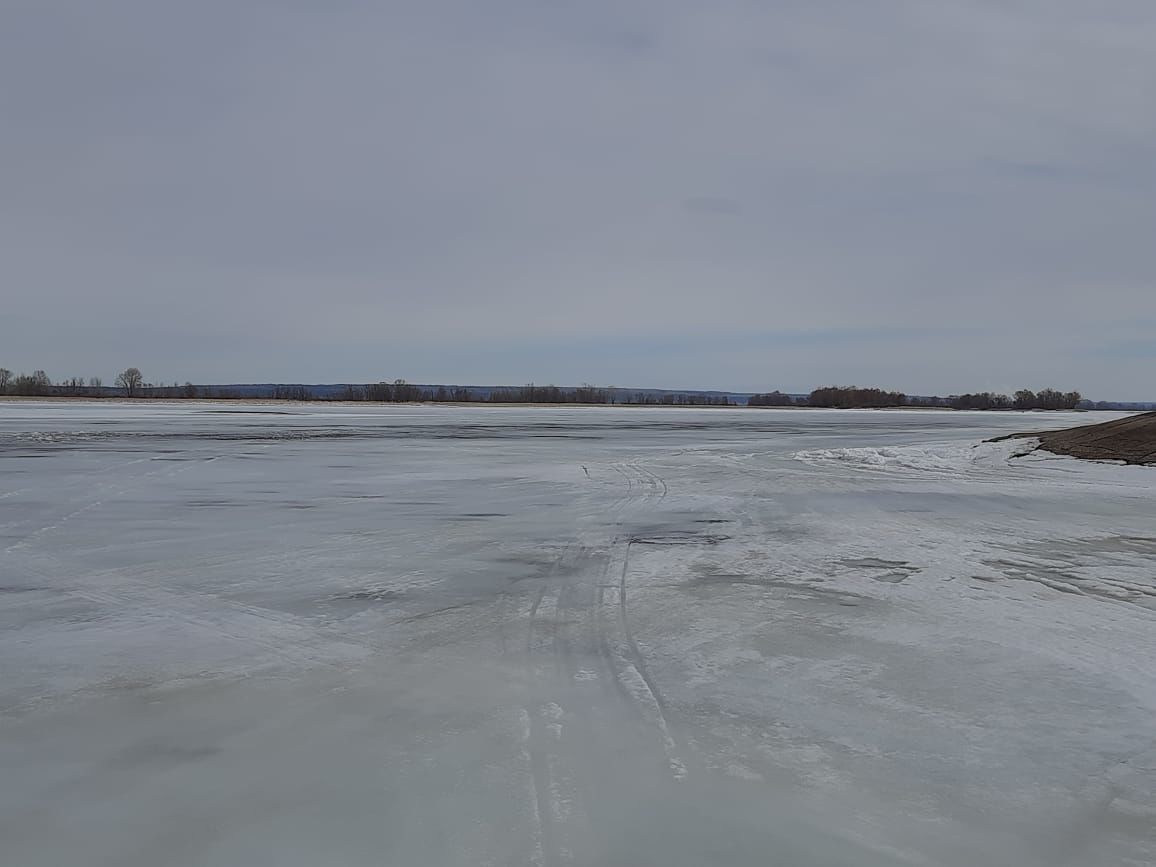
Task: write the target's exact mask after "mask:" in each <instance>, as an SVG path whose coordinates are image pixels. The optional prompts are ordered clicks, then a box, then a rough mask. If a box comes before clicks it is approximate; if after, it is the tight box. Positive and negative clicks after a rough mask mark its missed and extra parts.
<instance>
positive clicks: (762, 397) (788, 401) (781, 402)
mask: <svg viewBox="0 0 1156 867" xmlns="http://www.w3.org/2000/svg"><path fill="white" fill-rule="evenodd" d="M803 402H805V401H803ZM799 404H800V401H796V400H795V398H793V397H791V396H790V395H789V394H783V393H782V392H781V391H768V392H767V393H766V394H752V395H751V396H750V397H749V398H747V406H798V405H799Z"/></svg>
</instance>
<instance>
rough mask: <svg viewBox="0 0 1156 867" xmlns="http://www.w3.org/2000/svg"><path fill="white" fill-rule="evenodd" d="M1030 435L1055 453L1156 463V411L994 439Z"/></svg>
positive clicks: (1148, 464)
mask: <svg viewBox="0 0 1156 867" xmlns="http://www.w3.org/2000/svg"><path fill="white" fill-rule="evenodd" d="M1028 438H1034V439H1039V441H1040V446H1039V447H1040V448H1041V449H1043V450H1044V451H1047V452H1051V453H1052V454H1057V455H1069V456H1071V457H1074V458H1083V459H1084V460H1090V461H1120V462H1121V463H1125V464H1140V465H1144V466H1156V412H1146V413H1141V414H1140V415H1130V416H1127V417H1125V418H1120V419H1115V420H1113V421H1108V422H1104V423H1102V424H1093V425H1083V426H1081V427H1074V428H1066V429H1064V430H1057V431H1040V432H1035V433H1031V432H1029V433H1017V434H1009V435H1008V436H1003V437H997V438H996V439H994V440H992V442H1001V441H1003V440H1012V439H1028Z"/></svg>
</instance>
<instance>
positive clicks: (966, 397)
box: [747, 386, 1087, 410]
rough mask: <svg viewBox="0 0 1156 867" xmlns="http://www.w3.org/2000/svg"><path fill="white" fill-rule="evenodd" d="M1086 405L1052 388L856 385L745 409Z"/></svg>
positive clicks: (756, 398) (758, 400)
mask: <svg viewBox="0 0 1156 867" xmlns="http://www.w3.org/2000/svg"><path fill="white" fill-rule="evenodd" d="M1086 403H1087V402H1086V401H1084V399H1083V397H1082V395H1081V394H1080V393H1079V392H1078V391H1068V392H1060V391H1056V390H1055V389H1054V388H1045V389H1043V390H1042V391H1040V392H1034V391H1031V390H1029V389H1021V390H1020V391H1017V392H1016V393H1015V395H1013V396H1012V397H1008V396H1007V395H1006V394H996V393H994V392H990V391H984V392H980V393H977V394H957V395H951V396H949V397H909V396H908V395H905V394H903V393H902V392H898V391H883V390H881V389H878V388H858V387H855V386H826V387H824V388H817V389H815V390H814V391H812V392H811V393H810V394H809V395H808V396H806V397H800V398H793V397H791V395H789V394H783V393H782V392H781V391H771V392H766V393H764V394H754V395H751V397H750V399H749V400H748V401H747V405H748V406H816V407H834V408H838V409H865V408H883V407H903V406H908V407H945V408H950V409H979V410H1010V409H1019V410H1031V409H1044V410H1058V409H1063V410H1072V409H1076V408H1078V407H1080V406H1081V405H1084V404H1086Z"/></svg>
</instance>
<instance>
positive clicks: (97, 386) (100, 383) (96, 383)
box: [88, 376, 104, 391]
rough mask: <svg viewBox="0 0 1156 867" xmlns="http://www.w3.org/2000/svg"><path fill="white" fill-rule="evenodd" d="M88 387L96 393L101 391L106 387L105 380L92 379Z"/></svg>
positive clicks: (97, 377) (94, 377) (95, 377)
mask: <svg viewBox="0 0 1156 867" xmlns="http://www.w3.org/2000/svg"><path fill="white" fill-rule="evenodd" d="M88 387H89V388H91V389H94V390H96V391H100V390H101V389H102V388H103V387H104V380H102V379H101V378H100V377H99V376H93V377H90V378H89V380H88Z"/></svg>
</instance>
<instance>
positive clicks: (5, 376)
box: [0, 367, 12, 394]
mask: <svg viewBox="0 0 1156 867" xmlns="http://www.w3.org/2000/svg"><path fill="white" fill-rule="evenodd" d="M11 382H12V371H11V370H9V369H8V368H7V367H0V394H3V393H4V392H6V391H7V390H8V385H9V383H11Z"/></svg>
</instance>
